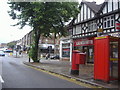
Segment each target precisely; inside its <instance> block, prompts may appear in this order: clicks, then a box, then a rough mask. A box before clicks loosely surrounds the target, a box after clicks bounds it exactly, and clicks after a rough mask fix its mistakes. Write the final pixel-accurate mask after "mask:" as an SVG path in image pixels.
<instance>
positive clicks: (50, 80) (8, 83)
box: [0, 56, 86, 88]
mask: <svg viewBox="0 0 120 90" xmlns="http://www.w3.org/2000/svg"><path fill="white" fill-rule="evenodd" d="M0 61H2V76H1V78H2V79H3V81H4V82H3V84H2V88H86V87H83V86H80V85H77V84H75V83H72V82H69V81H67V80H64V79H60V78H58V77H55V76H52V75H49V74H47V73H44V72H41V71H38V70H35V69H32V68H29V67H27V66H25V65H24V64H23V63H22V58H14V57H9V56H5V57H0Z"/></svg>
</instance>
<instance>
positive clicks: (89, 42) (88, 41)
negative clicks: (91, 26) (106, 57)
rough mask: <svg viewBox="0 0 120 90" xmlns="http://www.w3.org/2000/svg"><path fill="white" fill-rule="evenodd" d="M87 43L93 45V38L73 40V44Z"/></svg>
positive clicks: (82, 44)
mask: <svg viewBox="0 0 120 90" xmlns="http://www.w3.org/2000/svg"><path fill="white" fill-rule="evenodd" d="M87 45H93V39H91V40H89V39H83V40H79V41H75V42H74V46H87Z"/></svg>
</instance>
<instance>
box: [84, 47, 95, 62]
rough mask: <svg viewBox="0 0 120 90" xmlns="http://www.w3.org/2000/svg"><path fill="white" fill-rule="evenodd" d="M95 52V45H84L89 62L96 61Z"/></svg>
mask: <svg viewBox="0 0 120 90" xmlns="http://www.w3.org/2000/svg"><path fill="white" fill-rule="evenodd" d="M93 52H94V49H93V46H83V53H86V62H87V63H94V58H93V57H94V56H93V55H94V54H93Z"/></svg>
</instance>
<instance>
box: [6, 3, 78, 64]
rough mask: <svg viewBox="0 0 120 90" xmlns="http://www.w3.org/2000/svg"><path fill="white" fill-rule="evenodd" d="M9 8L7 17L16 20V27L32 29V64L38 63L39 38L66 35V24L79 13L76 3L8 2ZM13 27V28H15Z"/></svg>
mask: <svg viewBox="0 0 120 90" xmlns="http://www.w3.org/2000/svg"><path fill="white" fill-rule="evenodd" d="M8 4H9V5H10V6H9V7H10V8H11V11H9V12H8V13H9V15H10V16H11V17H12V19H18V20H19V21H18V23H17V24H16V25H20V26H21V27H20V28H21V29H22V28H23V27H24V26H25V25H29V26H31V27H32V28H33V32H34V34H33V39H34V42H33V44H32V49H31V51H32V52H31V56H32V59H33V61H34V62H38V61H39V60H38V43H39V39H40V36H41V35H42V36H45V37H49V36H50V35H51V33H54V35H55V37H56V36H57V35H58V36H65V35H66V32H67V30H66V26H65V24H66V22H68V21H70V20H71V19H72V18H74V17H76V16H77V14H78V11H79V7H78V3H77V2H9V3H8ZM16 25H13V26H16Z"/></svg>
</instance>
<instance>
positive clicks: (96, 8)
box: [82, 1, 103, 13]
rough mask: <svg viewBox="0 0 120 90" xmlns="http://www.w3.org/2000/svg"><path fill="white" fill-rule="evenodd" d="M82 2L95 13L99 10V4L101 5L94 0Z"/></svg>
mask: <svg viewBox="0 0 120 90" xmlns="http://www.w3.org/2000/svg"><path fill="white" fill-rule="evenodd" d="M82 3H84V4H86V5H87V6H88V7H89V8H90V9H92V10H93V11H94V12H95V13H97V12H98V11H99V10H100V8H101V6H102V5H103V3H102V4H99V5H98V4H96V2H94V1H93V2H88V1H83V2H82Z"/></svg>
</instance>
